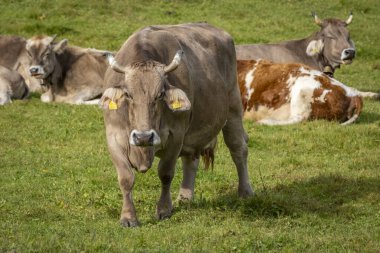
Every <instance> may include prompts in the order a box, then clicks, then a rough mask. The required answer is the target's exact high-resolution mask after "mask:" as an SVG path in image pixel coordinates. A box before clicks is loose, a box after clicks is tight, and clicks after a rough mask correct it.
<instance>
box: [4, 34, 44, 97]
mask: <svg viewBox="0 0 380 253" xmlns="http://www.w3.org/2000/svg"><path fill="white" fill-rule="evenodd" d="M25 45H26V40H25V39H24V38H22V37H19V36H7V35H2V36H0V65H1V66H3V67H6V68H8V69H11V70H16V71H17V72H19V73H20V74H21V75H22V77H23V78H24V80H25V82H26V84H27V85H28V87H29V90H30V91H31V92H42V90H43V88H42V87H41V81H40V80H37V79H35V78H33V77H31V76H30V75H29V70H28V69H29V65H30V59H29V57H28V54H27V52H26V49H25Z"/></svg>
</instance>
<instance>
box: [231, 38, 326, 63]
mask: <svg viewBox="0 0 380 253" xmlns="http://www.w3.org/2000/svg"><path fill="white" fill-rule="evenodd" d="M306 46H307V41H306V40H291V41H285V42H282V43H278V44H247V45H236V59H237V60H259V59H265V60H269V61H272V62H275V63H300V64H305V65H307V66H310V67H312V68H315V69H320V67H319V65H318V63H317V62H316V60H315V59H314V58H313V57H310V56H307V55H306Z"/></svg>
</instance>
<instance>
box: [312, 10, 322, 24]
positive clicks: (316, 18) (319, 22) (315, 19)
mask: <svg viewBox="0 0 380 253" xmlns="http://www.w3.org/2000/svg"><path fill="white" fill-rule="evenodd" d="M311 15H312V16H313V17H314V21H315V23H316V24H317V25H319V26H322V20H320V19H319V18H318V16H317V14H316V13H315V11H313V12H312V13H311Z"/></svg>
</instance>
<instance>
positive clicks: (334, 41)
mask: <svg viewBox="0 0 380 253" xmlns="http://www.w3.org/2000/svg"><path fill="white" fill-rule="evenodd" d="M313 16H314V20H315V23H316V24H317V25H318V26H319V27H320V30H319V31H317V32H315V33H313V34H311V35H310V36H308V37H306V38H304V39H299V40H290V41H283V42H281V43H277V44H248V45H236V58H237V59H238V60H258V59H266V60H270V61H273V62H277V63H289V62H297V63H301V64H305V65H307V66H309V67H311V68H313V69H316V70H320V71H322V72H324V73H326V74H327V75H329V76H331V77H333V75H334V72H335V70H336V69H337V68H340V65H342V64H351V63H352V61H353V60H354V58H355V55H356V51H355V44H354V42H353V40H352V39H351V36H350V32H349V30H348V28H347V27H348V25H349V24H350V23H351V22H352V17H353V16H352V13H351V14H350V16H349V17H348V18H347V20H340V19H335V18H328V19H325V20H321V19H319V18H318V17H317V15H316V14H315V13H313ZM358 92H359V93H360V95H361V96H362V97H369V98H373V99H380V93H375V92H364V91H358Z"/></svg>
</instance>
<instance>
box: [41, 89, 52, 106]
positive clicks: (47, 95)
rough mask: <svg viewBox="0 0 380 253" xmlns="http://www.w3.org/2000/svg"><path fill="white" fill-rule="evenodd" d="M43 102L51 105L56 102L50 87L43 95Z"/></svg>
mask: <svg viewBox="0 0 380 253" xmlns="http://www.w3.org/2000/svg"><path fill="white" fill-rule="evenodd" d="M40 99H41V101H42V102H44V103H50V102H53V100H54V95H53V91H52V88H51V87H50V86H49V88H48V90H47V91H46V92H45V93H43V94H42V95H41V98H40Z"/></svg>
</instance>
